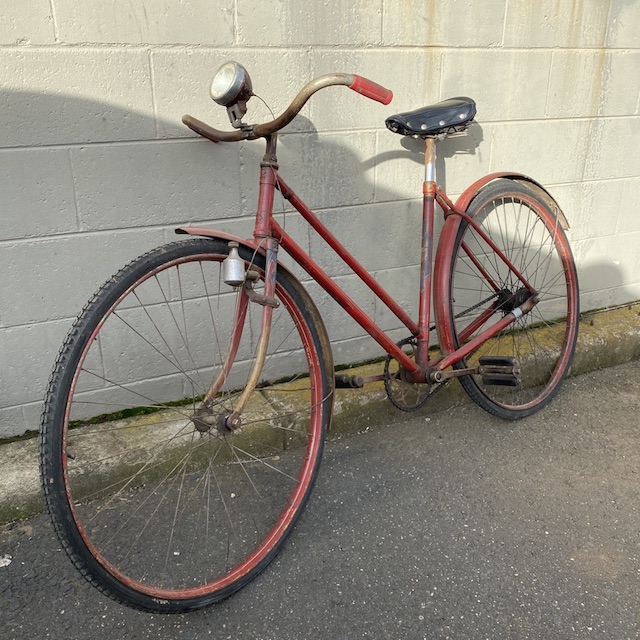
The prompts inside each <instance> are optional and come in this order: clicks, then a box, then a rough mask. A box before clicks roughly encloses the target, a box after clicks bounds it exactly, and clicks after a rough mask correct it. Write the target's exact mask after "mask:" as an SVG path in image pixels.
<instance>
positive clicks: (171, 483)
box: [40, 239, 333, 613]
mask: <svg viewBox="0 0 640 640" xmlns="http://www.w3.org/2000/svg"><path fill="white" fill-rule="evenodd" d="M239 252H240V255H241V257H242V258H243V259H244V260H245V262H246V263H247V264H251V265H252V268H253V269H254V270H257V271H259V272H260V273H261V274H262V269H263V268H264V258H263V257H262V256H261V255H260V254H258V253H256V252H255V251H253V250H252V249H250V248H248V247H245V246H240V249H239ZM227 254H228V247H227V242H226V241H224V240H221V239H189V240H184V241H179V242H175V243H172V244H170V245H167V246H166V247H161V248H159V249H156V250H154V251H151V252H149V253H147V254H145V255H144V256H142V257H140V258H138V259H137V260H134V261H133V262H131V263H130V264H128V265H127V266H126V267H125V268H123V269H122V270H121V271H120V272H119V273H117V274H116V275H115V276H114V277H113V278H112V279H111V280H109V281H108V282H107V283H105V285H104V286H103V287H102V288H101V289H100V290H99V291H98V293H97V294H96V295H95V296H94V298H93V299H92V300H91V301H90V302H89V303H88V304H87V306H86V307H85V309H84V310H83V311H82V313H81V314H80V316H79V317H78V319H77V320H76V322H75V324H74V325H73V327H72V329H71V331H70V332H69V335H68V336H67V339H66V341H65V343H64V344H63V346H62V349H61V351H60V353H59V356H58V359H57V362H56V364H55V367H54V370H53V372H52V375H51V378H50V382H49V387H48V390H47V394H46V400H45V406H44V411H43V417H42V426H41V441H40V466H41V475H42V483H43V488H44V494H45V499H46V503H47V506H48V509H49V512H50V514H51V517H52V520H53V523H54V527H55V530H56V532H57V534H58V536H59V538H60V540H61V542H62V544H63V546H64V548H65V550H66V551H67V553H68V554H69V556H70V557H71V559H72V561H73V562H74V563H75V565H76V566H77V568H78V569H79V570H80V571H81V572H82V574H83V575H85V577H87V579H88V580H89V581H90V582H92V583H93V584H94V585H95V586H97V587H98V588H99V589H101V590H102V591H104V592H105V593H107V594H108V595H109V596H111V597H113V598H114V599H116V600H118V601H120V602H122V603H124V604H127V605H129V606H133V607H136V608H139V609H144V610H147V611H157V612H163V613H173V612H180V611H188V610H191V609H195V608H198V607H202V606H205V605H208V604H211V603H213V602H217V601H219V600H221V599H223V598H226V597H228V596H229V595H231V594H232V593H234V592H235V591H237V590H238V589H240V588H241V587H242V586H244V585H245V584H246V583H247V582H249V581H250V580H251V579H252V578H254V577H255V576H256V575H257V574H258V573H259V572H260V571H262V570H263V569H264V568H265V567H266V566H267V564H268V563H269V562H270V561H271V560H272V559H273V558H274V557H275V555H276V553H277V552H278V551H279V549H280V548H281V546H282V544H283V543H284V541H285V539H286V538H287V536H288V535H289V534H290V532H291V530H292V529H293V527H294V525H295V523H296V521H297V520H298V518H299V516H300V514H301V512H302V510H303V509H304V506H305V504H306V502H307V500H308V498H309V495H310V493H311V490H312V488H313V484H314V482H315V478H316V475H317V472H318V468H319V464H320V460H321V456H322V450H323V443H324V437H325V433H326V429H327V427H328V425H329V421H330V418H331V410H332V402H333V377H332V375H333V369H332V360H331V353H330V349H329V346H328V341H327V338H326V332H325V329H324V326H323V324H322V321H321V319H320V317H319V314H318V312H317V310H316V309H315V307H314V305H313V303H312V302H311V300H310V298H309V296H308V295H307V294H306V292H305V291H304V289H303V288H302V286H301V285H300V284H299V283H298V282H297V280H295V278H293V276H291V275H290V274H289V273H288V272H287V271H285V270H282V269H279V270H278V276H277V286H276V297H277V299H278V300H279V302H280V303H281V305H280V307H279V308H277V309H275V310H274V315H273V328H272V332H271V340H270V344H269V352H268V355H267V359H266V362H265V366H264V370H263V375H262V376H261V378H260V381H259V383H258V389H257V390H256V392H255V393H254V394H253V395H252V396H251V397H250V399H249V402H248V404H247V406H246V408H245V410H244V412H243V414H242V421H243V425H242V428H241V429H239V430H237V431H230V430H229V429H228V428H227V426H225V423H224V418H225V416H227V415H228V414H229V413H230V412H231V410H232V409H233V408H234V402H235V400H236V399H237V398H238V396H239V395H240V393H241V391H242V388H243V386H244V383H245V382H246V379H247V376H248V373H249V371H250V370H251V365H252V363H253V359H254V355H255V343H256V340H257V337H258V334H259V328H260V320H261V315H262V307H261V306H259V305H255V304H254V303H249V304H248V306H247V310H246V314H245V319H244V324H243V331H242V334H241V339H240V340H239V341H238V346H237V349H236V352H235V357H234V360H233V365H232V367H231V368H230V370H228V371H227V374H226V376H224V384H223V385H222V386H221V388H220V390H219V391H218V393H217V394H216V395H215V398H213V399H212V400H211V401H210V402H208V403H207V406H204V405H205V403H204V402H203V398H204V397H205V394H206V392H207V390H208V389H209V388H210V385H211V383H212V381H213V380H214V379H216V376H217V375H218V374H219V373H220V370H221V367H222V363H223V362H224V360H225V357H226V354H227V352H228V347H227V344H229V343H230V341H231V339H232V336H233V325H234V319H235V317H236V316H235V309H236V305H237V304H238V301H239V299H240V294H239V293H238V291H237V290H232V289H231V288H230V287H227V286H226V285H225V284H224V282H223V281H222V277H221V275H220V265H221V261H222V260H223V259H224V258H225V257H226V255H227ZM260 286H261V281H260V282H258V283H257V284H256V289H257V290H258V291H259V290H260ZM214 292H215V293H218V294H219V295H216V296H214ZM207 420H208V422H207Z"/></svg>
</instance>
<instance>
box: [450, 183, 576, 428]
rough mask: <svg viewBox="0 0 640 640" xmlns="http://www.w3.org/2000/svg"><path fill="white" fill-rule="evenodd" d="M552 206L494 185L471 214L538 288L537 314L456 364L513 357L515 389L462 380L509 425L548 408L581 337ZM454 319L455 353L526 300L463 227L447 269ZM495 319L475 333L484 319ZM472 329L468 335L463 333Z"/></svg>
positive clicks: (533, 194) (517, 186) (571, 277)
mask: <svg viewBox="0 0 640 640" xmlns="http://www.w3.org/2000/svg"><path fill="white" fill-rule="evenodd" d="M555 207H556V205H555V204H552V203H550V202H549V201H548V199H547V198H545V197H544V195H543V194H542V193H541V190H540V188H539V187H537V186H536V185H530V186H529V185H526V184H523V183H521V182H516V181H514V180H509V179H500V180H496V181H494V182H491V183H489V184H488V185H487V186H485V187H484V188H482V189H481V190H480V191H479V192H478V194H477V195H476V196H475V197H474V198H473V200H472V201H471V203H470V204H469V206H468V208H467V213H468V214H469V216H470V217H472V218H473V219H474V221H476V222H477V223H478V224H479V226H480V227H481V228H482V229H483V231H484V232H485V233H486V234H488V236H489V237H490V238H491V239H492V240H493V242H495V243H496V245H497V246H498V247H499V248H500V249H501V250H502V251H503V252H504V254H505V255H506V256H507V257H508V258H509V260H510V261H511V262H512V263H513V265H514V266H515V267H516V268H517V269H518V270H519V271H520V272H521V273H522V274H523V276H524V277H525V278H526V279H527V280H528V281H529V282H530V283H531V284H532V285H533V287H534V288H535V290H536V295H537V296H538V298H539V301H538V302H537V304H536V305H535V307H534V308H533V310H532V311H531V312H530V313H528V314H525V315H524V316H523V317H521V318H520V319H518V320H516V321H515V322H514V323H513V325H511V326H510V327H508V328H507V329H505V330H504V331H503V332H501V333H500V334H498V335H497V336H496V337H495V338H493V339H492V340H490V341H489V342H488V343H486V344H484V345H482V346H481V347H480V348H479V349H477V350H476V351H475V352H473V353H472V354H471V355H469V356H468V357H466V358H465V359H464V360H462V361H460V362H458V363H456V364H455V365H454V367H455V368H457V369H462V368H466V367H476V366H477V365H478V363H479V358H480V357H481V356H507V357H511V358H515V359H516V360H517V361H518V363H519V366H520V376H519V378H520V382H519V384H518V385H517V386H506V385H495V384H489V383H488V382H489V381H488V380H487V379H483V378H482V376H480V375H468V376H463V377H460V378H459V380H460V382H461V384H462V386H463V387H464V389H465V390H466V392H467V393H468V394H469V396H470V397H471V398H472V399H473V400H474V401H475V402H476V403H477V404H478V405H479V406H481V407H482V408H483V409H485V410H487V411H489V412H490V413H492V414H494V415H497V416H499V417H501V418H506V419H512V420H513V419H518V418H522V417H524V416H527V415H530V414H532V413H534V412H535V411H537V410H539V409H541V408H542V407H543V406H545V405H546V404H547V403H548V402H549V401H550V400H551V399H552V398H553V397H554V395H555V394H556V393H557V391H558V389H559V388H560V385H561V384H562V381H563V380H564V378H565V376H566V375H567V373H568V371H569V368H570V366H571V362H572V359H573V354H574V351H575V346H576V340H577V336H578V322H579V297H578V277H577V273H576V267H575V263H574V260H573V256H572V253H571V249H570V247H569V243H568V240H567V237H566V234H565V232H564V230H563V228H562V226H561V222H560V218H559V215H558V213H557V212H556V211H554V208H555ZM449 287H450V288H449V305H448V307H449V318H448V322H449V324H450V329H451V332H452V334H453V336H454V340H455V344H454V346H455V347H459V346H461V345H462V344H464V343H465V342H467V341H469V340H471V339H472V338H473V337H474V336H476V335H478V334H479V333H480V332H481V331H482V330H484V329H486V328H487V327H488V326H490V325H491V324H493V323H495V322H496V320H498V319H500V317H502V316H504V315H506V314H507V313H508V312H509V311H510V310H511V309H513V307H514V305H515V306H519V305H520V304H521V303H522V302H524V300H525V299H526V298H527V297H528V296H529V294H528V293H527V291H526V290H525V288H524V287H523V286H522V283H521V282H520V281H519V279H518V278H517V277H515V276H514V274H513V272H512V271H510V270H509V269H508V268H507V267H506V266H505V264H504V263H503V262H502V261H501V260H500V259H499V258H498V257H497V256H496V254H495V252H494V251H492V250H491V249H490V248H489V245H488V244H487V243H486V241H485V240H484V239H482V238H481V236H480V235H479V234H478V232H477V231H476V230H475V229H474V228H473V227H472V225H470V224H469V223H468V222H466V221H464V220H463V221H462V222H461V224H460V227H459V230H458V233H457V236H456V239H455V245H454V251H453V259H452V262H451V267H450V284H449ZM490 308H493V310H494V312H493V313H491V314H490V315H489V316H488V317H485V318H482V319H481V320H479V321H478V322H477V326H472V325H473V322H474V320H476V319H478V318H479V317H480V316H481V314H482V313H483V312H487V311H488V310H489V309H490ZM467 327H472V328H470V329H468V330H467V332H465V328H467Z"/></svg>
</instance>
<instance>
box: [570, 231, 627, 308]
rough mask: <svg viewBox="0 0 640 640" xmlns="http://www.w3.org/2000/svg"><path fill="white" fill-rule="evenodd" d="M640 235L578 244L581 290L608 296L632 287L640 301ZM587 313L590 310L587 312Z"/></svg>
mask: <svg viewBox="0 0 640 640" xmlns="http://www.w3.org/2000/svg"><path fill="white" fill-rule="evenodd" d="M639 242H640V232H634V233H628V234H623V235H618V236H607V237H605V238H590V239H588V240H582V241H579V242H575V243H573V245H572V249H573V253H574V256H575V258H576V263H577V265H578V277H579V282H580V289H581V291H583V292H589V291H591V292H600V291H602V292H604V291H605V290H607V291H610V290H613V289H620V290H622V289H623V288H624V287H627V288H628V287H631V288H632V289H633V290H635V291H636V294H637V295H636V296H635V298H633V299H636V300H637V299H638V298H639V297H640V286H637V287H636V286H635V284H636V283H638V282H639V281H640V278H639V277H638V274H639V273H640V271H639V269H640V253H638V243H639ZM585 310H586V309H585Z"/></svg>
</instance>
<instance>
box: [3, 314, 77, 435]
mask: <svg viewBox="0 0 640 640" xmlns="http://www.w3.org/2000/svg"><path fill="white" fill-rule="evenodd" d="M68 330H69V323H68V322H65V321H63V322H47V323H41V324H32V325H27V326H24V327H14V328H11V329H0V362H2V369H3V371H2V402H3V404H5V405H6V406H8V407H17V406H19V405H21V404H26V403H29V402H36V401H41V400H42V398H43V396H44V390H45V386H46V383H47V380H48V379H49V374H50V373H51V370H52V368H53V364H54V361H55V358H56V354H57V353H58V350H59V349H60V345H61V344H62V341H63V339H64V336H65V335H66V333H67V331H68ZM25 426H26V425H24V424H23V425H21V430H24V427H25ZM8 427H9V425H5V428H7V429H8ZM18 432H19V431H18ZM0 433H1V431H0ZM14 433H15V431H14ZM7 435H8V434H7Z"/></svg>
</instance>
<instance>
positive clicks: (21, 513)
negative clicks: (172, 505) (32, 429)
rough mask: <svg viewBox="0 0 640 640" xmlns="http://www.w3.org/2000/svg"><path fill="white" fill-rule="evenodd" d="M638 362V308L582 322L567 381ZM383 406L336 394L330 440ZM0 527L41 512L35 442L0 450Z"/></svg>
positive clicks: (450, 394)
mask: <svg viewBox="0 0 640 640" xmlns="http://www.w3.org/2000/svg"><path fill="white" fill-rule="evenodd" d="M635 359H640V304H637V303H636V304H634V305H629V306H627V307H624V308H618V309H615V310H609V311H602V312H590V313H587V314H584V315H583V316H582V319H581V322H580V333H579V339H578V347H577V349H576V355H575V360H574V363H573V367H572V370H571V375H580V374H583V373H587V372H588V371H594V370H596V369H603V368H605V367H612V366H615V365H619V364H623V363H625V362H629V361H631V360H635ZM380 370H381V365H380V364H376V365H368V366H365V367H357V368H354V369H352V370H351V371H352V373H353V374H354V375H365V376H366V375H376V374H379V373H380ZM465 402H470V400H469V399H468V397H467V396H466V394H465V393H464V391H463V390H462V387H461V386H460V385H459V384H449V385H448V386H447V387H445V388H444V389H443V390H442V391H440V392H438V393H436V394H435V395H434V397H433V398H431V400H429V402H427V405H426V407H425V408H424V409H421V410H420V412H422V413H424V414H429V413H434V412H438V411H443V410H449V409H451V408H452V407H455V406H458V405H460V404H462V403H465ZM412 415H415V414H405V413H402V412H400V411H398V410H397V409H395V408H394V407H393V406H392V405H391V403H390V402H389V401H388V400H387V398H386V394H385V391H384V386H383V384H382V382H379V383H372V384H370V385H367V386H366V387H365V388H363V389H354V390H351V389H338V390H337V391H336V402H335V413H334V421H333V427H332V430H331V434H330V435H331V436H335V435H339V434H344V433H352V432H357V431H362V430H366V429H369V428H374V427H376V426H380V425H382V424H389V423H393V422H402V421H403V420H405V419H407V417H408V416H412ZM0 455H1V456H2V464H1V465H0V524H2V523H6V522H10V521H13V520H17V519H20V518H24V517H27V516H29V515H31V514H33V513H36V512H38V511H41V510H42V508H43V501H42V495H41V490H40V479H39V472H38V440H37V438H31V439H28V440H21V441H16V442H12V443H9V444H4V445H0Z"/></svg>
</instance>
